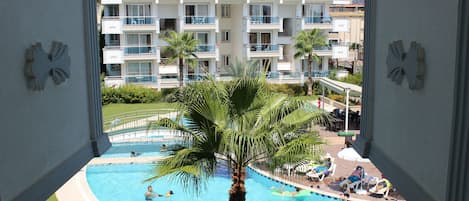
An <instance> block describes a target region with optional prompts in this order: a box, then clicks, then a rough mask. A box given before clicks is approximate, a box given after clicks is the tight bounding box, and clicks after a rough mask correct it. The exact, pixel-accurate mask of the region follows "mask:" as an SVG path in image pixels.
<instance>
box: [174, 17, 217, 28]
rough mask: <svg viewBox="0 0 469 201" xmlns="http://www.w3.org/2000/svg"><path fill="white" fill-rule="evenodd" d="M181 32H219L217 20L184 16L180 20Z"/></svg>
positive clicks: (214, 18)
mask: <svg viewBox="0 0 469 201" xmlns="http://www.w3.org/2000/svg"><path fill="white" fill-rule="evenodd" d="M180 26H181V27H180V28H181V29H182V30H215V32H218V31H219V26H218V18H216V17H213V16H185V17H183V18H182V19H180Z"/></svg>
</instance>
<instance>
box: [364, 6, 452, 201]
mask: <svg viewBox="0 0 469 201" xmlns="http://www.w3.org/2000/svg"><path fill="white" fill-rule="evenodd" d="M376 5H377V10H376V12H377V17H376V29H377V32H376V35H375V37H376V50H375V53H376V57H375V58H376V63H375V64H370V66H372V67H376V69H375V74H374V76H375V83H374V87H375V91H374V92H375V94H374V120H373V122H374V124H373V129H374V130H373V136H374V139H373V143H374V144H373V145H372V146H371V147H372V151H371V152H373V149H374V148H378V149H381V150H382V151H384V153H385V155H387V157H389V158H390V159H391V160H392V162H394V163H396V164H397V165H399V166H400V167H401V168H402V169H403V170H404V171H407V173H409V175H411V177H412V178H413V180H415V181H417V182H419V183H421V184H422V187H423V188H424V189H425V190H426V191H427V192H428V193H429V194H430V195H431V196H433V197H434V199H435V200H444V196H445V190H446V189H445V186H446V173H447V162H448V153H449V146H450V145H449V140H450V139H449V138H450V135H449V134H450V131H451V117H452V103H453V84H454V83H453V82H454V68H455V54H456V31H457V28H456V23H457V6H458V0H448V1H444V3H442V1H440V0H393V1H388V0H381V1H377V2H376ZM395 40H403V41H404V44H405V49H406V51H407V50H408V49H409V46H410V42H411V41H414V40H415V41H417V42H419V43H421V44H422V46H423V47H424V48H425V53H426V63H427V72H426V75H425V76H426V78H425V86H424V88H423V90H419V91H411V90H410V89H409V88H408V85H407V82H406V81H404V82H403V83H402V86H398V85H396V84H394V83H393V82H391V81H390V80H389V79H388V78H387V77H386V73H387V72H386V71H387V69H386V56H387V53H388V44H389V43H391V42H392V41H395Z"/></svg>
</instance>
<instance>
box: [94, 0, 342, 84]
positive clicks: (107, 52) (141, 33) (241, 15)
mask: <svg viewBox="0 0 469 201" xmlns="http://www.w3.org/2000/svg"><path fill="white" fill-rule="evenodd" d="M334 3H337V4H345V3H350V2H349V1H333V0H268V1H266V0H262V1H261V0H180V1H174V0H159V1H136V0H106V1H104V0H103V1H102V4H103V11H104V17H103V18H102V23H101V24H102V25H101V27H102V34H103V37H104V40H105V46H104V49H103V63H104V64H105V65H106V71H107V78H106V84H107V85H111V86H113V85H122V84H126V83H140V84H144V85H145V86H148V87H152V88H164V87H170V86H175V84H176V83H177V74H178V70H177V69H178V68H177V63H176V62H173V61H170V60H169V59H168V57H169V55H168V54H167V53H166V52H165V46H166V45H167V44H166V43H165V42H164V41H163V39H162V36H164V34H165V33H167V32H168V31H176V32H193V33H194V37H195V38H197V39H198V40H199V41H200V45H199V46H198V48H197V52H196V55H197V57H198V58H197V64H196V65H195V66H191V67H187V66H186V67H185V72H184V73H185V80H189V81H190V80H200V79H204V76H205V75H206V74H207V73H208V74H210V75H212V76H214V77H217V78H220V77H223V76H225V75H226V71H227V70H226V69H227V68H228V67H229V66H230V65H231V64H232V63H233V61H236V60H240V61H247V60H258V61H259V69H260V70H261V69H264V68H265V69H266V70H267V72H268V73H269V77H270V78H272V79H276V78H283V77H289V78H297V79H298V80H302V79H303V77H304V76H305V75H304V72H305V71H306V69H305V66H306V62H304V61H303V60H302V59H294V58H293V55H294V53H295V49H294V48H293V44H294V40H293V37H294V36H295V35H296V34H297V33H298V32H299V31H301V30H310V29H320V30H322V32H323V34H324V35H325V36H326V38H327V36H328V34H329V32H332V31H335V32H340V31H341V29H340V27H344V26H348V25H341V24H336V23H335V21H334V19H333V18H331V15H330V12H329V8H330V6H331V5H333V4H334ZM337 22H338V23H342V24H343V23H345V24H348V23H349V22H348V21H347V20H339V21H337ZM334 27H337V29H335V28H334ZM326 42H327V43H328V46H326V47H324V48H321V49H318V50H316V54H318V55H319V56H320V57H322V62H321V63H315V64H314V69H313V71H314V73H313V76H314V77H319V76H326V75H327V73H328V65H329V62H328V61H329V59H331V58H333V57H334V58H342V57H346V56H347V54H348V46H346V45H343V44H339V43H335V42H334V41H331V42H329V39H327V40H326Z"/></svg>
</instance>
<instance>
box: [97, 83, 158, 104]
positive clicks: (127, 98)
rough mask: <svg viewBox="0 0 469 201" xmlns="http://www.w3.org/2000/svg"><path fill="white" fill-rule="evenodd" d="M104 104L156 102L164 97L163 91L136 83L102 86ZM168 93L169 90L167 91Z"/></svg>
mask: <svg viewBox="0 0 469 201" xmlns="http://www.w3.org/2000/svg"><path fill="white" fill-rule="evenodd" d="M101 93H102V104H103V105H107V104H110V103H154V102H158V101H161V100H162V99H163V96H164V95H163V92H159V91H157V90H156V89H151V88H145V87H141V86H136V85H125V86H122V87H118V88H111V87H103V88H101ZM165 93H167V92H165Z"/></svg>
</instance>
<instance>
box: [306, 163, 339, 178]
mask: <svg viewBox="0 0 469 201" xmlns="http://www.w3.org/2000/svg"><path fill="white" fill-rule="evenodd" d="M336 167H337V165H336V164H331V166H330V167H329V168H328V169H327V170H326V171H322V172H312V171H311V172H308V173H306V176H308V178H310V179H311V180H313V181H322V180H324V178H326V176H329V175H331V176H332V175H334V173H335V169H336Z"/></svg>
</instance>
